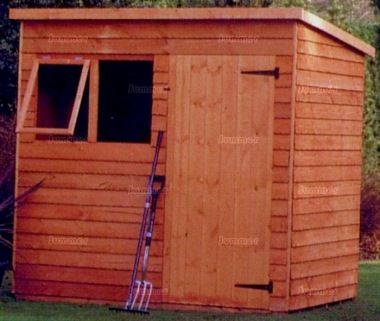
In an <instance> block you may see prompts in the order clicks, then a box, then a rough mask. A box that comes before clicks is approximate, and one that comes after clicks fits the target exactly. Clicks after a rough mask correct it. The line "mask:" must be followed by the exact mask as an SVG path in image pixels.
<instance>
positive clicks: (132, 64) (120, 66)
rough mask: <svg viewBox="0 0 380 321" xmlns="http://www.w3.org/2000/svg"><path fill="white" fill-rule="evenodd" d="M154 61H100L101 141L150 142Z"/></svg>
mask: <svg viewBox="0 0 380 321" xmlns="http://www.w3.org/2000/svg"><path fill="white" fill-rule="evenodd" d="M152 86H153V62H152V61H101V62H100V64H99V115H98V141H100V142H129V143H150V138H151V119H152V88H153V87H152Z"/></svg>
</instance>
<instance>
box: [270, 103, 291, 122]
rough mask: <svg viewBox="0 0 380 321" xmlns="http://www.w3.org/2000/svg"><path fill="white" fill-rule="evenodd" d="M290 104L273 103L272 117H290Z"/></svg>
mask: <svg viewBox="0 0 380 321" xmlns="http://www.w3.org/2000/svg"><path fill="white" fill-rule="evenodd" d="M291 107H292V106H291V104H289V103H279V102H276V103H275V104H274V117H275V119H290V114H291Z"/></svg>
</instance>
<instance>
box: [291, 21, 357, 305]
mask: <svg viewBox="0 0 380 321" xmlns="http://www.w3.org/2000/svg"><path fill="white" fill-rule="evenodd" d="M297 39H298V45H297V76H296V84H297V95H296V111H295V112H296V119H295V142H294V146H295V151H294V178H293V181H294V187H293V216H292V243H291V247H292V249H291V285H290V295H291V298H290V306H289V309H290V310H296V309H300V308H305V307H310V306H315V305H320V304H325V303H329V302H334V301H340V300H344V299H348V298H352V297H354V296H356V294H357V282H358V280H357V272H358V270H357V269H358V254H359V247H358V245H359V219H360V213H359V210H360V184H361V162H362V157H361V146H362V113H363V109H362V106H363V84H364V79H363V77H364V58H363V56H362V55H361V54H359V53H355V52H353V51H352V50H349V49H348V48H347V47H346V46H344V45H342V44H341V43H340V42H338V41H336V40H333V39H331V38H329V37H327V36H325V35H322V34H320V33H318V32H316V31H314V30H312V29H311V28H310V27H307V26H305V25H303V24H299V25H298V33H297Z"/></svg>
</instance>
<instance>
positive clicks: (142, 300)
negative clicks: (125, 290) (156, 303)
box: [126, 280, 153, 312]
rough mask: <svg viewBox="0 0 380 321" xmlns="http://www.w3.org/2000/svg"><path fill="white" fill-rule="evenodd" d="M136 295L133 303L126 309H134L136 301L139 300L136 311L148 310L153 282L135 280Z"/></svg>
mask: <svg viewBox="0 0 380 321" xmlns="http://www.w3.org/2000/svg"><path fill="white" fill-rule="evenodd" d="M135 288H136V290H135V295H134V297H133V300H132V304H131V306H130V307H126V309H130V310H134V306H135V304H136V301H138V302H139V304H138V307H137V309H136V310H134V311H136V312H140V311H141V312H148V305H149V301H150V297H151V296H152V291H153V284H152V283H150V282H147V281H139V280H136V281H135Z"/></svg>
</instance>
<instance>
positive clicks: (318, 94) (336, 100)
mask: <svg viewBox="0 0 380 321" xmlns="http://www.w3.org/2000/svg"><path fill="white" fill-rule="evenodd" d="M306 88H307V90H306V91H305V90H304V89H302V90H301V89H300V90H297V94H296V101H297V102H302V103H319V104H331V105H345V106H347V105H351V106H357V107H362V106H363V99H364V94H363V93H362V92H359V91H349V90H341V89H334V90H330V89H327V90H325V89H323V88H322V89H321V88H319V87H312V86H309V87H306Z"/></svg>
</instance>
